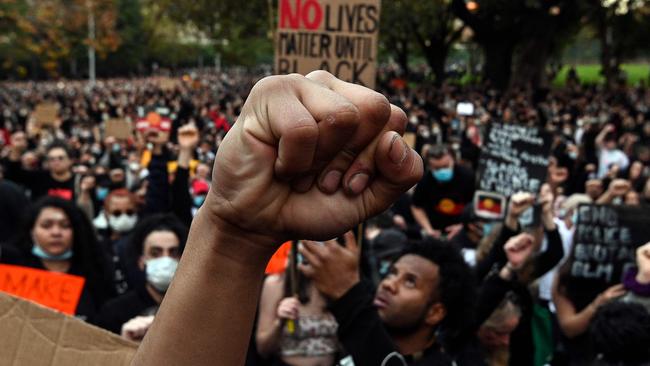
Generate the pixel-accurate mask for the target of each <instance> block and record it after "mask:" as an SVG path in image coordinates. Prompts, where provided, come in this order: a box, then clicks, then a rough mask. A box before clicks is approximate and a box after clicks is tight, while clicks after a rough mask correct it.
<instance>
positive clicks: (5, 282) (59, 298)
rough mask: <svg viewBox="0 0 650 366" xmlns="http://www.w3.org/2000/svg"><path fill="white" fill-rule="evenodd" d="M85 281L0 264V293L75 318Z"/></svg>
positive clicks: (73, 277)
mask: <svg viewBox="0 0 650 366" xmlns="http://www.w3.org/2000/svg"><path fill="white" fill-rule="evenodd" d="M84 282H85V279H84V278H83V277H79V276H72V275H68V274H63V273H56V272H50V271H43V270H40V269H33V268H27V267H20V266H12V265H7V264H0V291H2V292H6V293H9V294H12V295H14V296H18V297H21V298H23V299H27V300H31V301H34V302H36V303H39V304H41V305H43V306H47V307H49V308H51V309H55V310H59V311H61V312H63V313H66V314H70V315H74V313H75V310H76V309H77V304H78V303H79V298H80V297H81V291H82V289H83V287H84Z"/></svg>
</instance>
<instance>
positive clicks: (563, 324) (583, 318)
mask: <svg viewBox="0 0 650 366" xmlns="http://www.w3.org/2000/svg"><path fill="white" fill-rule="evenodd" d="M595 314H596V306H595V305H593V304H589V305H588V306H587V307H586V308H584V309H582V311H580V312H579V313H575V314H572V315H564V316H560V315H559V314H558V321H559V323H560V328H561V329H562V333H564V335H565V336H566V337H567V338H575V337H577V336H579V335H581V334H583V333H584V332H586V331H587V329H588V328H589V324H590V323H591V319H592V318H593V317H594V315H595Z"/></svg>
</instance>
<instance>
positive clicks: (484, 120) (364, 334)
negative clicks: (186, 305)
mask: <svg viewBox="0 0 650 366" xmlns="http://www.w3.org/2000/svg"><path fill="white" fill-rule="evenodd" d="M259 78H260V76H253V75H249V74H246V73H242V72H228V73H206V72H198V73H196V72H193V73H189V74H187V75H183V76H178V77H175V78H148V79H111V80H102V81H99V82H98V83H97V84H96V85H94V86H92V87H91V86H88V85H87V83H82V82H74V81H60V82H43V83H19V84H18V83H12V84H5V85H3V86H2V87H1V88H0V113H1V115H0V149H1V152H0V159H1V165H0V166H1V168H0V244H2V246H1V248H0V250H1V251H0V263H6V264H16V265H22V266H27V267H32V268H38V269H44V270H48V271H55V272H65V273H69V274H74V275H78V276H82V277H84V278H85V279H86V283H85V285H84V288H83V292H82V294H81V297H80V300H79V305H78V306H77V310H76V316H78V317H80V318H82V319H84V320H86V321H88V322H90V323H92V324H95V325H98V326H100V327H103V328H105V329H107V330H110V331H112V332H114V333H118V334H121V335H122V336H124V337H126V338H128V339H131V340H136V341H137V340H139V339H141V338H142V337H143V336H144V334H145V333H146V329H147V327H148V326H149V325H150V324H151V321H152V319H153V317H154V316H155V313H156V309H157V307H158V305H159V304H160V303H161V301H162V299H163V297H164V294H165V291H166V290H167V288H168V286H169V284H170V282H171V280H172V278H173V275H174V271H175V269H176V266H177V264H178V259H179V258H180V256H181V255H182V252H183V248H184V245H185V241H186V239H187V232H188V228H189V225H190V224H191V221H192V217H193V216H194V214H195V213H196V211H197V210H198V209H199V208H200V207H201V206H202V205H203V202H204V200H205V197H206V195H207V193H208V191H209V189H210V186H211V185H212V184H219V182H218V181H217V182H214V181H213V180H212V178H211V170H212V166H213V165H214V164H219V161H218V159H216V157H217V152H218V149H219V144H220V142H221V141H222V140H223V138H224V137H225V136H226V134H227V133H228V131H229V130H230V128H232V127H233V125H234V124H235V122H236V120H237V117H238V116H239V113H240V110H241V108H242V107H243V105H244V101H245V100H246V97H247V94H248V92H249V91H250V89H251V87H252V86H253V84H254V83H255V81H257V80H258V79H259ZM413 78H414V79H415V80H417V79H418V78H417V75H415V76H414V77H413ZM377 89H378V90H379V91H380V92H382V93H383V94H385V95H386V96H387V97H388V99H389V100H390V101H391V103H393V104H395V105H397V106H398V107H401V108H402V109H403V110H404V111H405V112H406V115H407V119H408V124H407V127H406V133H407V134H411V136H413V137H414V138H413V140H412V143H413V147H414V148H415V149H416V151H417V152H419V153H420V154H421V156H422V158H423V161H424V164H425V168H426V172H425V175H424V177H423V179H422V181H421V182H420V183H419V184H418V185H417V186H415V187H414V188H413V189H412V190H411V191H410V192H409V193H408V194H405V195H404V196H403V197H401V198H400V199H399V200H398V201H397V202H396V203H395V205H394V206H393V207H392V208H391V209H390V210H389V211H387V212H385V213H383V214H381V215H379V216H377V217H375V218H373V219H372V220H370V221H368V222H366V223H365V224H364V225H363V226H362V227H361V228H360V229H359V230H356V231H355V232H350V233H347V234H346V235H345V236H343V237H341V238H334V239H333V240H331V241H329V242H324V243H323V242H312V241H303V242H301V243H300V244H299V246H300V249H299V250H294V251H291V253H290V254H288V255H287V258H288V259H287V260H286V262H287V265H286V269H285V268H284V266H283V268H281V269H279V270H274V271H271V272H272V273H269V275H268V276H267V278H266V280H265V283H264V288H263V290H262V297H261V301H260V305H259V308H258V316H257V324H256V327H255V330H254V336H253V338H252V339H251V347H250V351H249V357H248V361H247V362H248V364H250V365H292V366H293V365H298V366H311V365H323V366H326V365H336V364H342V365H349V364H351V363H350V362H353V363H354V364H355V365H359V366H361V365H380V364H382V361H384V362H387V363H384V364H387V365H393V364H395V365H398V364H399V365H401V364H409V365H411V364H413V365H451V364H454V363H455V364H456V365H545V364H552V365H592V364H598V365H601V364H602V365H619V364H624V365H643V364H650V347H648V345H649V344H650V313H649V312H650V243H649V244H646V245H643V246H641V247H640V248H639V249H638V251H637V253H636V257H637V266H636V268H634V269H633V271H631V272H630V273H626V274H625V276H624V278H621V279H620V284H617V285H615V286H613V287H608V288H590V287H588V286H582V285H581V284H580V283H579V281H575V280H574V279H572V278H571V276H569V275H568V274H567V272H568V268H570V266H571V261H572V257H571V255H570V254H571V251H572V242H573V233H574V231H575V227H576V216H575V213H576V211H577V207H578V206H579V205H580V204H584V203H595V204H615V205H630V206H640V207H645V208H646V209H648V210H650V179H649V178H650V91H648V89H647V88H646V87H645V86H643V85H641V86H635V87H632V86H626V85H623V84H622V85H620V86H619V87H618V88H615V89H613V90H609V89H603V88H602V87H601V86H598V85H581V84H580V83H579V81H578V80H570V81H569V82H568V84H567V86H566V87H562V88H558V89H549V90H542V91H535V92H530V91H527V90H520V91H511V92H508V93H505V94H504V93H501V92H498V91H496V90H493V89H490V88H489V87H487V86H485V85H442V86H434V85H430V84H429V83H427V82H425V81H417V82H413V81H407V80H404V79H402V78H400V77H399V76H398V75H397V74H396V73H395V72H394V71H393V69H391V68H383V69H381V70H380V77H379V84H378V88H377ZM44 102H56V103H58V105H59V106H60V109H59V112H58V117H57V118H56V120H55V121H52V122H51V123H39V122H37V121H36V120H35V118H34V116H33V113H32V112H33V111H34V109H35V108H36V106H37V105H39V104H41V103H44ZM459 103H471V104H472V105H473V111H472V113H471V114H469V115H467V114H460V113H458V112H457V105H458V104H459ZM153 110H156V111H160V112H159V113H160V114H161V115H162V117H164V118H166V119H168V120H169V121H170V126H169V127H168V128H159V126H153V125H151V124H150V125H147V126H145V127H144V128H137V127H136V125H137V123H138V121H139V120H142V119H143V118H146V116H147V113H149V112H150V111H153ZM110 119H123V120H126V121H128V122H130V123H131V124H132V125H133V126H134V128H133V129H132V133H131V134H130V137H128V138H120V137H116V136H111V135H109V134H107V131H106V129H105V123H104V122H105V121H107V120H110ZM491 122H503V123H514V124H523V125H526V126H531V127H539V128H541V129H545V130H547V131H549V132H551V133H552V134H553V144H552V153H551V157H550V164H549V167H548V176H547V181H546V184H544V186H543V187H542V189H541V190H540V192H539V193H538V194H536V195H534V194H527V193H518V194H515V195H513V196H512V197H510V198H509V204H508V210H507V214H506V216H505V219H504V220H501V221H491V220H486V219H483V218H481V217H480V216H478V215H477V214H476V213H475V212H473V205H472V200H473V197H474V192H475V188H476V170H477V166H478V159H479V156H480V153H481V147H482V145H483V142H484V139H485V136H484V134H485V131H486V128H487V127H488V126H489V125H490V123H491ZM215 159H216V162H215ZM533 205H537V206H538V207H540V212H541V214H540V216H541V219H540V222H539V225H537V226H535V227H524V226H522V225H521V224H520V222H519V219H520V216H521V215H522V214H523V212H524V211H526V210H527V209H529V208H530V207H532V206H533ZM296 239H301V238H296ZM297 245H298V244H297ZM296 249H298V248H296ZM323 256H325V257H327V258H330V259H331V258H334V260H336V261H341V262H346V261H347V262H349V263H350V266H351V267H352V268H353V269H354V270H355V271H356V272H359V273H361V279H362V281H361V283H360V284H354V286H353V287H351V288H350V287H349V286H348V287H346V286H343V285H340V284H339V283H328V280H329V281H333V280H332V279H337V278H339V277H340V276H337V275H336V274H332V275H331V276H325V275H322V274H321V272H322V271H321V270H322V269H323V268H325V269H326V268H327V265H326V262H327V261H326V260H323ZM423 260H424V261H423ZM347 262H346V263H347ZM291 263H294V264H295V263H297V264H295V265H292V264H291ZM320 265H322V267H319V266H320ZM319 271H321V272H319ZM344 280H345V279H343V278H341V281H340V282H344ZM334 282H336V281H334ZM361 287H363V288H361ZM341 289H343V290H345V291H342V290H341ZM369 294H372V295H369ZM388 343H391V344H395V345H397V349H399V350H400V352H401V353H402V354H405V355H407V357H403V356H402V355H400V354H397V355H396V357H394V359H385V358H384V359H383V360H382V359H375V358H373V357H375V356H374V354H375V353H377V352H375V351H376V350H377V349H384V348H386V349H388V348H391V347H390V346H387V345H386V344H388ZM404 350H416V351H417V352H404ZM421 350H424V352H422V351H421ZM377 354H381V353H380V352H379V353H377ZM391 362H395V363H391Z"/></svg>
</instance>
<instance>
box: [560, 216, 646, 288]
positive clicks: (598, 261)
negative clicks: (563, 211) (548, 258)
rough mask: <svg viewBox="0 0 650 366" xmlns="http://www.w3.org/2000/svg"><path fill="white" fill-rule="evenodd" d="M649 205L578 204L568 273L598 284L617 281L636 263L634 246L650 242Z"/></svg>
mask: <svg viewBox="0 0 650 366" xmlns="http://www.w3.org/2000/svg"><path fill="white" fill-rule="evenodd" d="M648 223H650V209H648V208H644V207H632V206H619V205H593V204H589V205H584V204H583V205H580V206H578V223H577V227H576V231H575V234H574V237H573V240H574V245H573V263H572V265H571V276H572V277H574V278H579V279H582V280H587V281H590V282H593V283H594V285H600V286H599V287H600V288H601V289H605V288H606V287H608V286H611V285H614V284H617V283H620V282H621V280H622V276H623V275H624V274H625V272H626V271H627V269H628V268H630V267H633V266H635V265H636V249H637V248H638V247H639V246H641V245H644V244H645V243H647V242H650V225H648Z"/></svg>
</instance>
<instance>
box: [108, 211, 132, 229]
mask: <svg viewBox="0 0 650 366" xmlns="http://www.w3.org/2000/svg"><path fill="white" fill-rule="evenodd" d="M137 221H138V217H137V216H136V215H127V214H121V215H120V216H113V215H109V216H108V225H109V226H110V227H111V229H113V230H115V231H117V232H118V233H125V232H127V231H129V230H131V229H133V227H134V226H135V223H136V222H137Z"/></svg>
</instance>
